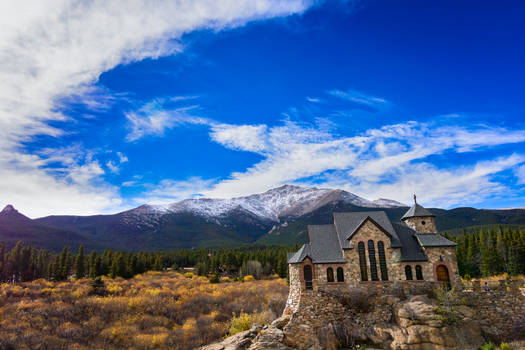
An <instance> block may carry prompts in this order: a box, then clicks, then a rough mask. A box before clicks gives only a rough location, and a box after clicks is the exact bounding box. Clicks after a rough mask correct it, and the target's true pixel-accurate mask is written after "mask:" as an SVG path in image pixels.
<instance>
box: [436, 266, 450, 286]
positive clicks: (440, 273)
mask: <svg viewBox="0 0 525 350" xmlns="http://www.w3.org/2000/svg"><path fill="white" fill-rule="evenodd" d="M436 275H437V280H438V282H442V283H443V284H445V285H446V286H447V288H450V276H449V274H448V269H447V267H446V266H445V265H438V266H437V268H436Z"/></svg>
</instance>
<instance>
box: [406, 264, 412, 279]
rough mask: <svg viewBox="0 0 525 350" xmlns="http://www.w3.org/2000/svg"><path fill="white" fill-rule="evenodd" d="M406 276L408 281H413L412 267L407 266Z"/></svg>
mask: <svg viewBox="0 0 525 350" xmlns="http://www.w3.org/2000/svg"><path fill="white" fill-rule="evenodd" d="M405 276H406V278H407V281H412V266H410V265H407V266H405Z"/></svg>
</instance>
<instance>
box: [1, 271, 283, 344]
mask: <svg viewBox="0 0 525 350" xmlns="http://www.w3.org/2000/svg"><path fill="white" fill-rule="evenodd" d="M90 282H91V281H90V280H88V279H82V280H78V281H72V280H71V281H66V282H49V281H46V280H36V281H33V282H27V283H21V284H14V285H13V284H7V283H4V284H1V285H0V349H37V348H38V349H180V350H182V349H194V348H196V347H198V346H201V345H205V344H208V343H211V342H213V341H215V340H217V339H220V338H221V337H223V336H225V335H226V334H227V333H228V331H229V329H230V326H231V320H232V318H233V314H236V315H240V313H241V312H242V313H243V317H244V318H246V317H248V318H250V317H253V319H256V320H258V321H259V322H269V321H271V320H273V319H274V318H276V317H278V316H279V315H280V313H281V312H282V310H283V308H284V305H285V302H286V298H287V293H288V287H287V286H286V281H285V280H283V279H272V280H260V281H256V280H253V281H249V282H229V281H227V282H222V283H216V284H213V283H210V282H209V281H208V279H206V278H204V277H196V276H192V274H191V273H188V274H185V275H182V274H180V273H177V272H170V271H168V272H149V273H146V274H143V275H138V276H136V277H135V278H132V279H129V280H124V279H115V280H112V279H104V284H105V292H103V295H93V288H92V287H91V285H90Z"/></svg>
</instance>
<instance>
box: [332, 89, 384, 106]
mask: <svg viewBox="0 0 525 350" xmlns="http://www.w3.org/2000/svg"><path fill="white" fill-rule="evenodd" d="M327 93H328V94H329V95H332V96H334V97H337V98H340V99H343V100H346V101H350V102H353V103H355V104H358V105H361V106H366V107H369V108H374V109H381V108H384V107H386V106H387V105H388V101H387V100H385V99H384V98H381V97H376V96H371V95H367V94H365V93H362V92H359V91H356V90H346V91H343V90H337V89H336V90H329V91H327Z"/></svg>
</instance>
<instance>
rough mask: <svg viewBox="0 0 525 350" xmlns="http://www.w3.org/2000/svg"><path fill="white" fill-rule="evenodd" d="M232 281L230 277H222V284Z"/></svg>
mask: <svg viewBox="0 0 525 350" xmlns="http://www.w3.org/2000/svg"><path fill="white" fill-rule="evenodd" d="M231 281H232V280H231V279H230V277H221V282H222V283H227V282H231Z"/></svg>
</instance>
